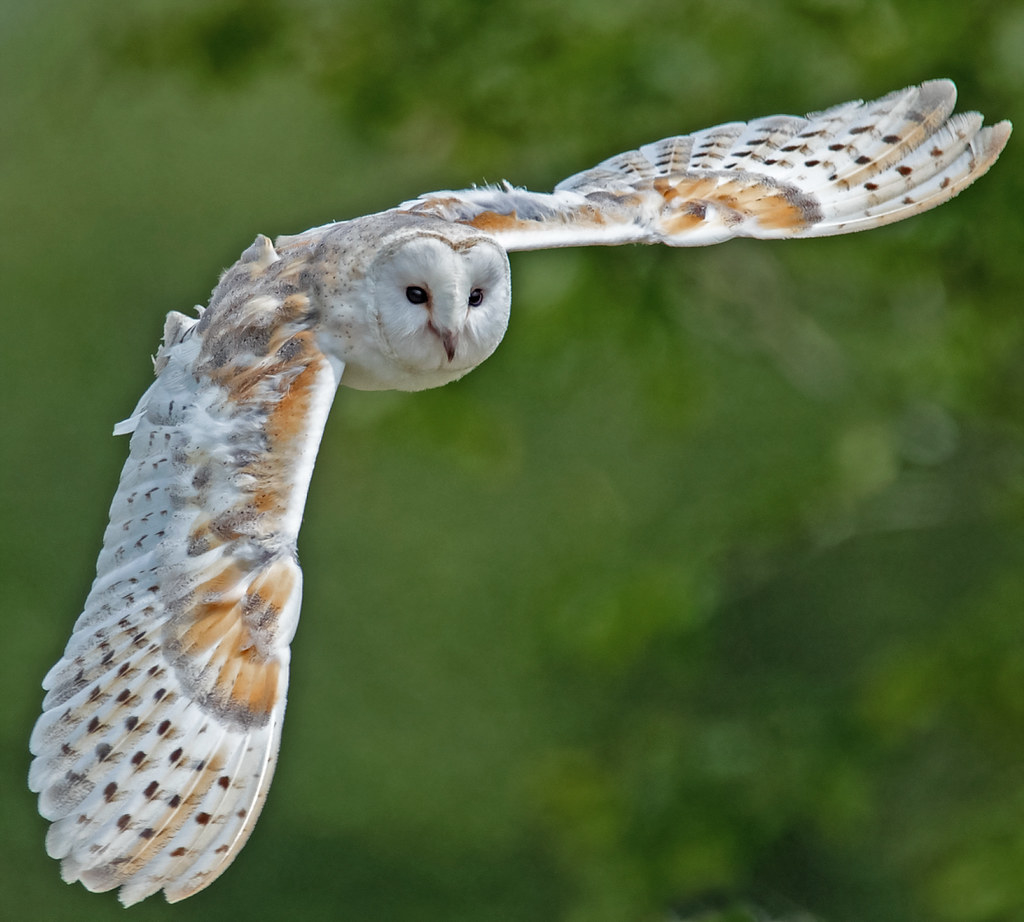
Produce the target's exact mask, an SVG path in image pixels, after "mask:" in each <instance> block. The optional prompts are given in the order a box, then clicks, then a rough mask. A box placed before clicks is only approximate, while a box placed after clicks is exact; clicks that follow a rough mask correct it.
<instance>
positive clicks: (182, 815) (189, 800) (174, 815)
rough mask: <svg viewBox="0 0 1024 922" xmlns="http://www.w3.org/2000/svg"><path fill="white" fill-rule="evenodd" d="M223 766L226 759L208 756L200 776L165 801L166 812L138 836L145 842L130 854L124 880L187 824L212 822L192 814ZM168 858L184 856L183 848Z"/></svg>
mask: <svg viewBox="0 0 1024 922" xmlns="http://www.w3.org/2000/svg"><path fill="white" fill-rule="evenodd" d="M224 763H225V759H224V756H223V755H222V754H221V753H217V754H215V755H213V756H211V758H210V759H209V764H208V767H207V769H206V770H205V771H204V772H202V773H200V774H196V775H193V776H192V777H191V778H190V780H189V782H188V784H187V786H186V787H185V788H184V789H183V790H182V791H181V792H180V793H178V794H175V795H174V796H173V797H171V798H169V799H168V801H167V809H166V810H165V811H164V812H163V814H162V815H159V816H157V817H155V818H154V819H151V820H149V823H150V825H148V826H147V827H146V828H145V829H144V830H143V832H142V833H140V838H142V839H146V840H147V841H146V843H145V844H144V845H140V846H139V847H138V848H137V849H136V850H135V851H133V852H132V854H131V856H130V858H129V859H128V860H127V861H126V862H125V865H124V868H123V869H121V873H122V874H123V875H124V876H125V877H127V876H129V875H130V874H133V873H135V872H136V871H137V870H139V869H140V868H142V867H144V866H145V865H146V864H147V863H148V862H149V861H151V860H152V858H153V855H154V854H155V853H156V852H157V851H159V850H160V849H161V848H162V847H163V843H166V842H168V841H169V840H170V839H172V838H173V837H174V836H175V835H176V834H177V833H178V832H179V831H180V830H181V829H182V827H183V826H184V825H185V824H186V823H187V822H188V821H189V820H191V819H195V820H196V821H197V822H198V823H200V825H206V824H207V823H208V822H209V821H210V819H212V817H211V816H210V814H208V813H207V814H205V816H206V817H207V819H206V820H203V819H201V817H203V816H204V814H198V815H195V816H194V815H193V811H194V810H195V808H196V806H197V805H198V804H199V803H200V802H201V801H202V799H203V797H205V796H206V793H207V792H208V791H209V790H210V788H211V787H212V786H213V782H214V781H215V780H216V778H217V776H218V775H220V774H221V773H223V771H224ZM147 791H148V788H147ZM147 831H148V832H147ZM171 854H172V855H174V856H175V857H179V858H180V857H182V856H184V855H185V854H187V851H186V849H185V848H184V847H182V848H181V849H180V851H178V850H175V852H171Z"/></svg>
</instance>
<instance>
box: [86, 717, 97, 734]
mask: <svg viewBox="0 0 1024 922" xmlns="http://www.w3.org/2000/svg"><path fill="white" fill-rule="evenodd" d="M99 728H100V719H99V718H98V717H94V718H93V719H92V720H90V721H89V726H87V727H86V728H85V732H86V733H95V732H96V731H97V730H99Z"/></svg>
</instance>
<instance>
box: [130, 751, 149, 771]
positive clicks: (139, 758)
mask: <svg viewBox="0 0 1024 922" xmlns="http://www.w3.org/2000/svg"><path fill="white" fill-rule="evenodd" d="M145 761H146V753H144V752H143V751H142V750H141V749H140V750H139V751H138V752H137V753H135V755H133V756H132V765H134V766H136V767H138V766H140V765H141V764H142V763H143V762H145Z"/></svg>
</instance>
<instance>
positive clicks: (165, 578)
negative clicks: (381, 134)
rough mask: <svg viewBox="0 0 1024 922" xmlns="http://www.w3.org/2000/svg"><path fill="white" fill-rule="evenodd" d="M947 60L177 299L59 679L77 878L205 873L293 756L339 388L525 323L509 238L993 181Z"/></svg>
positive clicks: (51, 760)
mask: <svg viewBox="0 0 1024 922" xmlns="http://www.w3.org/2000/svg"><path fill="white" fill-rule="evenodd" d="M955 98H956V91H955V88H954V86H953V84H952V83H950V82H948V81H932V82H929V83H925V84H923V85H921V86H920V87H910V88H908V89H905V90H901V91H898V92H896V93H892V94H890V95H888V96H885V97H883V98H882V99H879V100H877V101H875V102H870V103H861V102H851V103H845V104H843V105H840V106H836V107H834V108H832V109H829V110H827V111H825V112H822V113H818V114H814V115H809V116H807V117H806V118H796V117H793V116H774V117H770V118H763V119H757V120H755V121H751V122H747V123H743V122H734V123H730V124H726V125H719V126H717V127H715V128H709V129H706V130H704V131H699V132H696V133H694V134H691V135H686V136H682V137H676V138H668V139H666V140H663V141H658V142H656V143H654V144H648V145H646V146H644V147H641V148H640V149H639V150H636V151H630V152H628V153H624V154H620V155H618V156H616V157H612V158H610V159H609V160H606V161H604V162H603V163H601V164H599V165H598V166H596V167H594V168H593V169H590V170H587V171H585V172H583V173H578V174H576V175H575V176H572V177H570V178H569V179H566V180H564V181H563V182H561V183H559V184H558V186H556V187H555V190H554V192H552V193H550V194H538V193H533V192H528V191H526V190H521V189H515V188H513V187H511V186H508V185H502V186H498V187H486V188H479V189H471V190H465V191H459V192H436V193H432V194H430V195H426V196H423V197H421V198H419V199H417V200H415V201H412V202H407V203H405V204H404V205H402V206H400V207H398V208H396V209H392V210H390V211H386V212H382V213H381V214H377V215H370V216H368V217H363V218H356V219H354V220H351V221H346V222H340V223H336V224H328V225H324V226H322V227H317V228H313V229H311V230H308V231H305V232H304V233H301V234H298V235H295V236H292V237H280V238H278V240H277V241H276V244H272V243H271V242H270V240H269V239H267V238H266V237H262V236H261V237H258V238H257V239H256V242H255V243H254V244H253V245H252V246H251V247H249V249H248V250H246V251H245V252H244V253H243V254H242V256H241V258H240V259H239V261H238V262H237V263H236V264H235V265H234V266H232V267H231V268H230V269H229V270H228V271H227V272H226V273H225V274H224V276H223V277H222V278H221V281H220V283H219V285H218V286H217V288H216V289H215V290H214V292H213V295H212V297H211V300H210V305H209V307H208V308H207V309H206V310H205V311H201V313H200V317H199V318H198V319H190V318H188V317H185V316H184V315H182V314H178V313H172V314H170V315H169V316H168V318H167V324H166V326H165V330H164V341H163V345H162V347H161V348H160V351H159V353H158V355H157V359H156V363H155V372H156V379H155V381H154V383H153V385H152V386H151V387H150V388H149V390H148V391H146V393H145V394H144V395H143V397H142V399H141V400H140V401H139V405H138V406H137V408H136V410H135V412H134V413H133V414H132V415H131V417H130V418H129V419H127V420H125V422H123V423H120V424H118V426H117V427H115V430H114V431H115V433H116V434H129V433H131V435H132V438H131V450H130V454H129V457H128V461H127V462H126V464H125V467H124V470H123V471H122V474H121V482H120V485H119V487H118V490H117V493H116V494H115V496H114V500H113V503H112V505H111V508H110V524H109V525H108V527H107V530H106V533H105V535H104V541H103V549H102V551H101V553H100V557H99V561H98V563H97V576H96V581H95V583H94V584H93V587H92V590H91V591H90V593H89V596H88V598H87V599H86V603H85V609H84V611H83V613H82V614H81V616H80V617H79V619H78V621H77V622H76V624H75V628H74V632H73V634H72V636H71V639H70V641H69V642H68V645H67V648H66V649H65V651H64V655H63V657H62V658H61V659H60V661H59V662H58V663H57V664H56V665H55V666H54V667H53V669H51V670H50V672H49V673H48V674H47V676H46V678H45V679H44V682H43V686H44V688H45V689H46V690H47V694H46V697H45V699H44V702H43V714H42V716H41V717H40V718H39V721H38V722H37V724H36V727H35V730H34V731H33V733H32V739H31V743H30V747H31V750H32V753H33V754H34V755H35V759H34V761H33V763H32V768H31V772H30V775H29V786H30V787H31V788H32V790H34V791H37V792H39V811H40V813H41V814H42V815H43V816H44V817H45V818H47V819H48V820H50V821H51V822H52V825H51V827H50V830H49V834H48V835H47V839H46V847H47V851H48V852H49V853H50V855H52V856H53V857H55V858H60V859H62V871H63V875H64V879H65V880H67V881H69V882H70V881H75V880H80V881H81V882H82V883H83V884H84V885H85V886H86V887H88V888H89V889H90V890H109V889H113V888H115V887H120V888H121V892H120V898H121V900H122V902H123V903H124V904H125V905H130V904H132V903H135V902H137V901H138V900H141V899H144V898H145V897H147V896H149V895H151V894H152V893H155V892H156V891H158V890H161V889H162V890H163V891H164V892H165V895H166V897H167V899H168V900H170V901H175V900H179V899H182V898H184V897H186V896H189V895H190V894H192V893H195V892H196V891H198V890H200V889H202V888H203V887H205V886H207V885H208V884H209V883H210V882H211V881H212V880H214V879H215V878H216V877H217V876H218V875H219V874H220V873H222V872H223V871H224V869H225V868H226V867H227V865H228V864H229V863H230V862H231V860H232V859H233V858H234V856H235V855H236V854H237V852H238V850H239V849H240V848H241V846H242V845H243V844H244V843H245V841H246V839H247V838H248V836H249V833H250V832H251V830H252V827H253V824H254V823H255V821H256V819H257V817H258V815H259V812H260V808H261V807H262V804H263V801H264V799H265V797H266V793H267V789H268V786H269V784H270V779H271V777H272V775H273V771H274V764H275V761H276V758H277V751H278V744H279V741H280V735H281V723H282V720H283V717H284V707H285V696H286V690H287V681H288V663H289V644H290V642H291V639H292V636H293V635H294V632H295V627H296V624H297V621H298V615H299V605H300V596H301V584H302V575H301V572H300V570H299V567H298V563H297V560H296V555H295V543H296V538H297V534H298V529H299V523H300V521H301V517H302V510H303V506H304V503H305V498H306V492H307V488H308V486H309V480H310V477H311V475H312V470H313V463H314V459H315V456H316V452H317V448H318V446H319V442H320V436H321V433H322V431H323V427H324V423H325V421H326V418H327V413H328V411H329V409H330V405H331V402H332V400H333V397H334V393H335V391H336V389H337V387H338V385H339V383H341V384H346V385H349V386H351V387H354V388H357V389H386V388H393V389H400V390H421V389H423V388H427V387H436V386H438V385H441V384H445V383H448V382H449V381H453V380H455V379H457V378H459V377H461V376H462V375H463V374H465V373H466V372H468V371H470V370H472V369H473V368H475V367H476V366H477V365H479V364H480V363H481V362H482V361H484V359H486V358H487V357H488V356H489V355H490V354H491V353H492V352H493V351H494V349H495V348H496V347H497V345H498V343H499V342H500V340H501V338H502V335H503V334H504V331H505V328H506V325H507V323H508V313H509V305H510V282H509V266H508V259H507V256H506V255H505V254H506V251H509V250H528V249H540V248H548V247H562V246H581V245H614V244H622V243H665V244H668V245H671V246H699V245H703V244H709V243H716V242H718V241H721V240H725V239H727V238H729V237H737V236H751V237H764V238H786V237H812V236H822V235H827V234H839V233H847V232H851V231H856V230H863V229H866V228H870V227H878V226H881V225H883V224H887V223H890V222H892V221H898V220H901V219H902V218H905V217H909V216H910V215H913V214H917V213H919V212H922V211H925V210H927V209H928V208H932V207H934V206H935V205H938V204H941V203H942V202H944V201H947V200H948V199H950V198H952V197H953V196H954V195H956V194H957V193H958V192H959V191H960V190H961V189H963V188H964V187H966V186H967V185H969V184H970V183H971V182H973V181H974V180H975V179H977V178H978V177H979V176H981V175H982V174H983V173H984V172H985V171H986V170H987V169H988V168H989V167H990V166H991V165H992V163H993V162H994V161H995V159H996V158H997V157H998V155H999V153H1000V151H1001V150H1002V148H1003V146H1004V145H1005V144H1006V141H1007V139H1008V137H1009V134H1010V125H1009V123H1007V122H1000V123H999V124H997V125H994V126H992V127H982V119H981V116H980V115H978V114H976V113H967V114H961V115H951V113H952V109H953V104H954V102H955Z"/></svg>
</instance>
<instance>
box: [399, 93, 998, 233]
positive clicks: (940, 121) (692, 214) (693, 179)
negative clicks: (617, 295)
mask: <svg viewBox="0 0 1024 922" xmlns="http://www.w3.org/2000/svg"><path fill="white" fill-rule="evenodd" d="M955 102H956V87H955V86H954V85H953V83H952V82H951V81H949V80H933V81H929V82H927V83H924V84H921V85H920V86H912V87H908V88H906V89H904V90H898V91H896V92H894V93H890V94H889V95H887V96H884V97H882V98H881V99H877V100H875V101H873V102H867V103H864V102H860V101H854V102H849V103H844V104H842V105H838V106H834V107H832V108H830V109H828V110H826V111H824V112H818V113H812V114H810V115H808V116H807V117H806V118H798V117H795V116H788V115H779V116H772V117H768V118H760V119H756V120H754V121H751V122H731V123H729V124H725V125H718V126H717V127H714V128H708V129H706V130H704V131H698V132H695V133H694V134H689V135H683V136H680V137H674V138H666V139H665V140H662V141H657V142H655V143H653V144H648V145H646V146H644V147H641V148H640V149H639V150H634V151H629V152H627V153H624V154H619V155H618V156H616V157H612V158H610V159H608V160H605V161H604V162H603V163H600V164H598V165H597V166H596V167H594V168H593V169H590V170H587V171H585V172H583V173H577V174H576V175H575V176H570V177H569V178H568V179H566V180H563V181H562V182H561V183H559V184H558V185H557V186H556V187H555V191H554V192H553V193H550V194H545V193H535V192H529V191H527V190H525V189H517V188H514V187H512V186H509V185H502V186H489V187H482V188H476V189H469V190H465V191H461V192H435V193H431V194H429V195H424V196H422V197H421V198H419V199H416V200H415V201H411V202H406V203H405V204H403V205H402V206H400V210H402V211H408V212H413V213H423V214H430V215H434V216H436V217H440V218H443V219H445V220H448V221H453V222H458V223H463V224H470V225H472V226H474V227H477V228H480V229H481V230H484V231H487V232H488V233H491V234H493V235H494V236H495V237H496V238H497V239H498V241H499V242H500V243H501V244H502V246H504V247H505V248H506V249H508V250H537V249H547V248H549V247H567V246H595V245H598V246H600V245H606V246H613V245H617V244H624V243H664V244H668V245H669V246H703V245H705V244H711V243H719V242H720V241H723V240H726V239H728V238H730V237H761V238H787V237H818V236H826V235H831V234H845V233H851V232H853V231H858V230H866V229H868V228H872V227H880V226H882V225H884V224H889V223H891V222H893V221H899V220H902V219H903V218H907V217H910V216H911V215H915V214H919V213H920V212H922V211H926V210H928V209H929V208H934V207H935V206H936V205H940V204H942V203H943V202H945V201H948V200H949V199H951V198H952V197H953V196H954V195H956V194H957V193H958V192H960V191H961V190H962V189H964V188H966V187H967V186H969V185H970V184H971V183H972V182H974V180H976V179H977V178H978V177H979V176H981V175H983V174H984V173H985V172H986V171H987V170H988V168H989V167H990V166H991V165H992V164H993V163H994V162H995V160H996V158H997V157H998V156H999V153H1000V152H1001V151H1002V149H1003V147H1004V146H1005V144H1006V141H1007V139H1008V138H1009V136H1010V123H1009V122H1005V121H1004V122H999V123H998V124H996V125H993V126H989V127H982V117H981V115H979V114H978V113H976V112H967V113H961V114H958V115H952V112H953V106H954V104H955Z"/></svg>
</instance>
